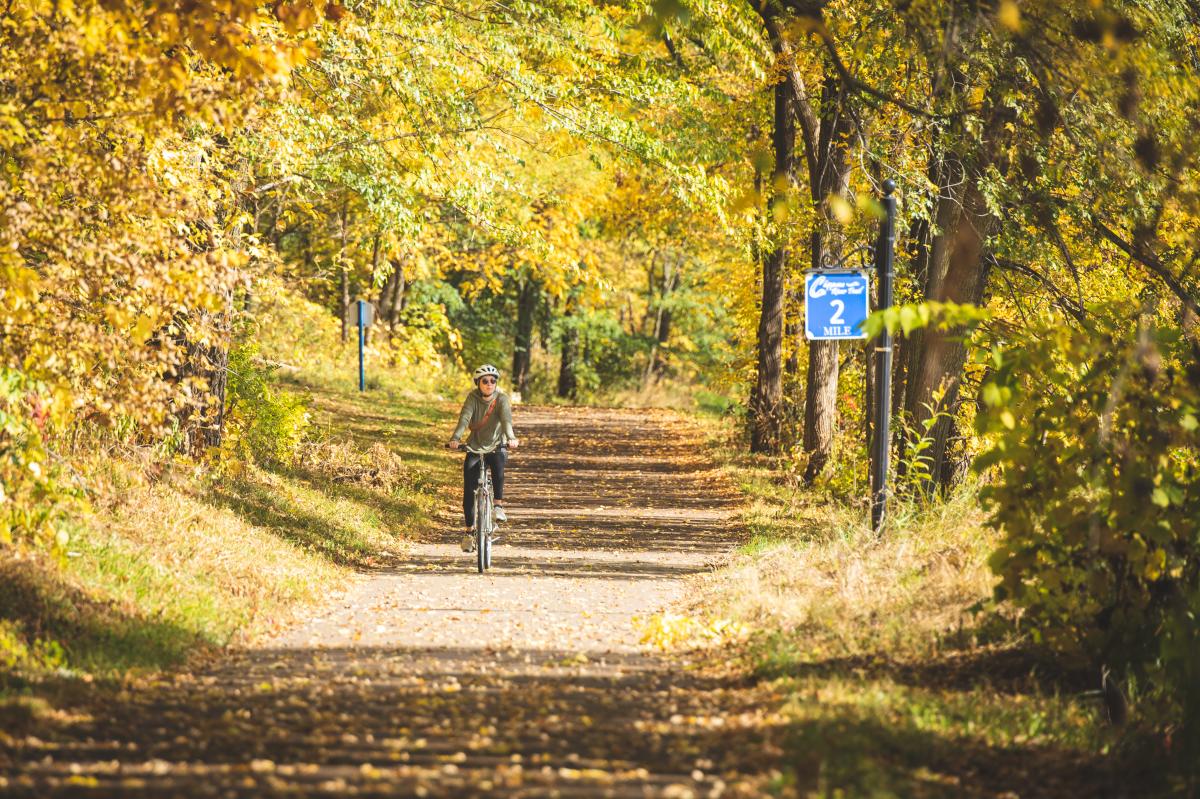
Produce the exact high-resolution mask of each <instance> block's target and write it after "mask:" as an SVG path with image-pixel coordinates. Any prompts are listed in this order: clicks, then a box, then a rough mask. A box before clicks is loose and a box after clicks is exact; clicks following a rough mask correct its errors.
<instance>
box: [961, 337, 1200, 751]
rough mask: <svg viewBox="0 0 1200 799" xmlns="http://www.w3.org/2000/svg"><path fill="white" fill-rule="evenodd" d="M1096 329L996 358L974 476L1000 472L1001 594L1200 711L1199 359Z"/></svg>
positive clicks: (1081, 655)
mask: <svg viewBox="0 0 1200 799" xmlns="http://www.w3.org/2000/svg"><path fill="white" fill-rule="evenodd" d="M1092 319H1094V320H1098V321H1093V322H1091V323H1090V324H1089V325H1088V326H1086V327H1084V328H1081V329H1076V330H1072V329H1068V328H1067V327H1066V326H1064V325H1059V326H1055V327H1050V328H1047V329H1044V330H1042V331H1039V334H1038V335H1031V336H1030V337H1029V338H1028V339H1027V340H1024V341H1022V342H1021V343H1020V346H1016V347H1012V348H1011V349H1008V350H1006V351H1004V352H1003V353H1000V352H996V353H995V354H994V355H993V356H992V359H993V360H992V367H993V373H992V376H991V379H990V380H989V381H988V382H986V383H985V384H984V386H983V388H982V397H983V400H984V401H985V404H986V405H987V406H988V413H986V414H985V415H983V416H982V417H981V419H980V424H981V426H982V427H983V429H984V431H985V432H986V433H988V434H989V435H990V436H991V437H992V441H993V446H992V447H991V449H990V451H988V452H986V453H985V454H984V455H983V456H982V457H981V458H980V459H979V460H978V462H977V467H978V468H980V469H988V468H990V467H995V468H996V469H997V470H998V479H997V480H996V481H995V482H994V483H993V484H992V485H990V486H988V487H987V488H985V489H984V491H983V494H982V497H983V500H984V503H985V506H986V507H987V508H988V510H989V511H990V513H991V517H990V523H991V524H992V525H993V526H994V527H996V528H998V529H999V530H1000V531H1001V532H1002V533H1003V535H1004V537H1003V539H1002V543H1001V545H1000V547H999V548H998V549H997V550H996V551H995V553H994V554H993V555H992V557H991V561H990V563H991V566H992V568H993V569H994V571H995V572H996V574H997V575H998V576H999V577H1000V578H1001V581H1000V583H999V585H998V587H997V589H996V596H997V598H998V599H1001V600H1007V601H1009V602H1012V603H1013V604H1015V605H1016V606H1018V607H1019V608H1021V609H1022V610H1023V611H1024V616H1023V623H1024V624H1027V625H1028V627H1029V630H1030V631H1031V633H1032V635H1033V636H1034V637H1035V639H1037V640H1039V641H1042V642H1044V643H1045V644H1047V645H1049V646H1050V647H1052V648H1053V649H1054V650H1056V651H1058V652H1060V653H1063V654H1064V655H1068V656H1072V657H1075V658H1077V659H1080V660H1081V661H1083V662H1090V663H1092V664H1093V665H1097V666H1098V665H1105V666H1108V667H1111V668H1113V669H1115V670H1118V671H1119V672H1120V673H1124V674H1127V675H1149V676H1157V677H1160V678H1161V677H1165V678H1166V680H1167V682H1168V684H1170V685H1173V686H1175V687H1176V688H1177V689H1179V690H1181V691H1185V692H1190V694H1189V695H1190V696H1191V698H1190V699H1186V700H1185V701H1188V702H1189V703H1190V704H1192V705H1195V704H1196V703H1197V701H1198V700H1200V694H1196V691H1197V690H1198V689H1197V688H1196V687H1194V675H1193V674H1189V672H1194V671H1195V669H1196V668H1197V666H1196V664H1195V656H1196V655H1197V654H1200V653H1197V652H1196V649H1197V646H1196V644H1195V642H1196V641H1197V639H1198V638H1200V624H1198V623H1197V610H1198V608H1200V601H1198V599H1200V534H1198V529H1200V527H1198V525H1200V483H1198V482H1197V477H1198V476H1200V473H1198V469H1200V421H1198V420H1200V347H1198V346H1197V345H1196V344H1195V343H1193V342H1190V341H1188V340H1186V339H1185V338H1184V337H1182V336H1181V334H1180V332H1179V331H1178V330H1177V329H1174V328H1165V327H1155V326H1152V325H1151V324H1149V323H1147V322H1144V321H1143V322H1142V323H1140V324H1139V325H1138V326H1137V327H1136V329H1135V326H1134V324H1133V323H1132V322H1126V323H1124V324H1122V323H1120V322H1119V321H1118V322H1105V321H1103V318H1102V317H1101V316H1099V315H1097V316H1093V317H1092ZM1196 710H1197V709H1196V708H1194V709H1193V710H1192V711H1188V715H1191V716H1192V718H1191V720H1190V722H1189V723H1190V724H1191V726H1192V728H1193V730H1195V729H1196V728H1195V724H1196V723H1197V722H1200V712H1196Z"/></svg>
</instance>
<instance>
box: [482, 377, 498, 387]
mask: <svg viewBox="0 0 1200 799" xmlns="http://www.w3.org/2000/svg"><path fill="white" fill-rule="evenodd" d="M479 382H480V383H487V384H488V385H489V386H490V385H492V384H493V383H495V382H496V378H494V377H481V378H479Z"/></svg>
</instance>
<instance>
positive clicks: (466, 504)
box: [463, 453, 479, 530]
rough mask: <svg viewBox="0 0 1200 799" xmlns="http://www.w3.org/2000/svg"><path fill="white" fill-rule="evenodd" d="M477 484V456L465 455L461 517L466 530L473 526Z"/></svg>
mask: <svg viewBox="0 0 1200 799" xmlns="http://www.w3.org/2000/svg"><path fill="white" fill-rule="evenodd" d="M478 484H479V456H478V455H471V454H469V453H468V454H467V457H466V459H465V460H464V461H463V517H464V518H465V519H466V520H467V529H468V530H469V529H471V528H472V527H474V526H475V486H477V485H478Z"/></svg>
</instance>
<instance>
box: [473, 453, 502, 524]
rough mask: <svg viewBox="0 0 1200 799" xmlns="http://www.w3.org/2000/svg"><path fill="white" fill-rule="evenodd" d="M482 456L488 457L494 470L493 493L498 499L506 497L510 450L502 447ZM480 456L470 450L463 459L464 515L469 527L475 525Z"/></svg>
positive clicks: (489, 463)
mask: <svg viewBox="0 0 1200 799" xmlns="http://www.w3.org/2000/svg"><path fill="white" fill-rule="evenodd" d="M482 457H484V458H487V465H488V467H490V468H491V470H492V492H493V494H492V495H493V496H494V497H495V498H496V499H504V462H505V461H507V460H508V450H507V449H505V448H504V447H500V448H499V449H496V450H493V451H492V452H489V453H488V454H487V455H484V456H482ZM479 458H480V456H479V455H473V454H471V453H470V452H468V453H467V458H466V460H464V461H463V516H465V517H466V518H467V527H474V526H475V486H477V485H479Z"/></svg>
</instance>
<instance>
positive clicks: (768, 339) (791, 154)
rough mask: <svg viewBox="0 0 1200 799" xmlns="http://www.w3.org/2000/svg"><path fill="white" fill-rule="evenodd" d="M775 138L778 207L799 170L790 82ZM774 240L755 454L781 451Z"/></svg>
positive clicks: (768, 264)
mask: <svg viewBox="0 0 1200 799" xmlns="http://www.w3.org/2000/svg"><path fill="white" fill-rule="evenodd" d="M772 140H773V143H774V146H775V169H774V174H773V178H774V180H773V183H772V185H773V186H775V187H776V188H775V191H776V195H775V196H774V197H772V205H774V204H776V203H786V202H788V197H789V194H794V193H790V192H786V191H780V189H779V187H780V186H781V185H787V186H790V185H791V182H792V173H793V171H794V169H795V146H796V124H795V119H794V111H793V109H792V90H791V88H790V87H789V86H788V84H787V83H786V81H784V82H780V83H777V84H775V114H774V131H773V133H772ZM793 199H794V198H793ZM776 238H777V239H778V240H777V241H776V242H775V243H774V247H773V248H772V250H771V252H770V253H768V254H767V257H766V258H765V259H764V260H763V268H762V271H763V277H762V306H761V309H760V311H759V318H758V376H757V380H756V381H755V384H754V390H753V392H752V393H751V395H750V423H751V427H750V451H751V452H766V453H778V452H780V451H781V450H782V448H783V432H784V431H783V408H782V406H783V370H782V366H783V364H782V358H783V297H784V274H785V272H786V269H787V260H788V250H787V244H786V242H785V241H784V240H783V239H782V237H779V236H777V237H776Z"/></svg>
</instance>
